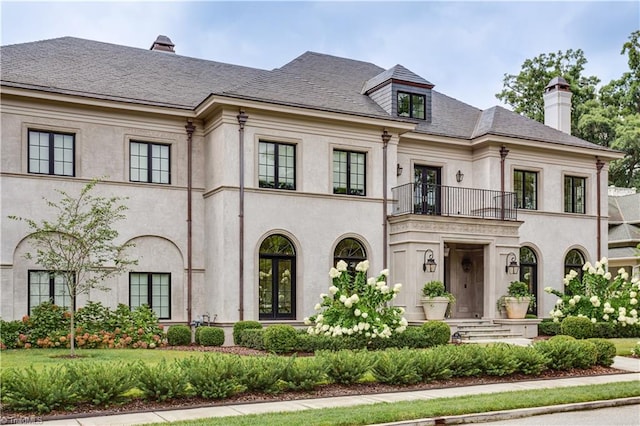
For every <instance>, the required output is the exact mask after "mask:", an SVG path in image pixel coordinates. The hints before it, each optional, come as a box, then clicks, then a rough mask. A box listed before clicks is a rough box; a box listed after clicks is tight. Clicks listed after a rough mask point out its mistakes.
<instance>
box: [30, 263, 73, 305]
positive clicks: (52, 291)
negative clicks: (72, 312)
mask: <svg viewBox="0 0 640 426" xmlns="http://www.w3.org/2000/svg"><path fill="white" fill-rule="evenodd" d="M32 272H46V273H47V274H49V302H51V303H54V304H55V296H56V282H55V276H56V275H63V274H64V272H59V273H55V272H53V271H48V270H46V269H28V270H27V315H31V308H32V306H31V273H32ZM74 279H75V277H74ZM69 303H71V304H73V300H71V295H69ZM36 306H37V305H36ZM33 307H34V308H35V306H33ZM62 308H65V306H62ZM66 308H67V309H71V306H66Z"/></svg>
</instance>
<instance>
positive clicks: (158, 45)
mask: <svg viewBox="0 0 640 426" xmlns="http://www.w3.org/2000/svg"><path fill="white" fill-rule="evenodd" d="M174 46H175V44H173V43H172V42H171V39H170V38H169V37H167V36H164V35H159V36H158V38H157V39H156V41H154V42H153V44H152V45H151V48H150V49H149V50H157V51H159V52H169V53H176V51H175V50H173V47H174Z"/></svg>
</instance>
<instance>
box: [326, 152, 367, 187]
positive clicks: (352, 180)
mask: <svg viewBox="0 0 640 426" xmlns="http://www.w3.org/2000/svg"><path fill="white" fill-rule="evenodd" d="M366 159H367V155H366V154H365V153H363V152H352V151H340V150H334V151H333V193H334V194H348V195H366V191H365V182H366Z"/></svg>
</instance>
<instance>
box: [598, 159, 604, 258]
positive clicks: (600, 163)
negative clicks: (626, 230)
mask: <svg viewBox="0 0 640 426" xmlns="http://www.w3.org/2000/svg"><path fill="white" fill-rule="evenodd" d="M603 167H604V162H603V161H602V160H600V158H598V157H596V193H597V195H596V196H597V201H596V205H597V209H598V211H597V216H598V224H597V226H598V229H597V232H596V241H597V244H598V248H597V252H598V260H600V259H602V252H601V247H600V246H601V244H602V230H601V229H600V228H601V226H600V222H601V220H602V209H601V200H600V198H601V192H602V188H601V183H600V172H602V168H603Z"/></svg>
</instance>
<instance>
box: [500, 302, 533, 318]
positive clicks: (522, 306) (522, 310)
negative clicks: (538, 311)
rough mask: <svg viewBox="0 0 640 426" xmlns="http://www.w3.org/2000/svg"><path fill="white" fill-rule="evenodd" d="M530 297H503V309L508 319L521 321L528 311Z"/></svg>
mask: <svg viewBox="0 0 640 426" xmlns="http://www.w3.org/2000/svg"><path fill="white" fill-rule="evenodd" d="M530 302H531V298H530V297H505V298H504V307H505V310H506V311H507V318H509V319H523V318H524V317H525V316H526V315H527V311H528V310H529V303H530Z"/></svg>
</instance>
